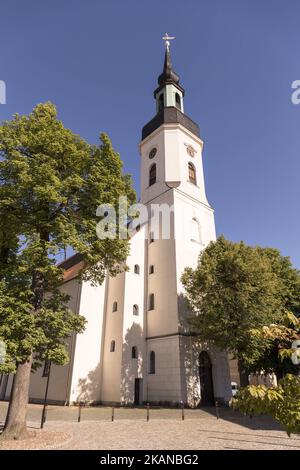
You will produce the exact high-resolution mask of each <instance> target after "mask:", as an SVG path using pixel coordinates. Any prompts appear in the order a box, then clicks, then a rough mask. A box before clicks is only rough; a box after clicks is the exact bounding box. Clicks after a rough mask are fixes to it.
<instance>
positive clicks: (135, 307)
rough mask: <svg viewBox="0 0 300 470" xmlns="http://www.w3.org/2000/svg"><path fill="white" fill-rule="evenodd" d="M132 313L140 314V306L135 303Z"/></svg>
mask: <svg viewBox="0 0 300 470" xmlns="http://www.w3.org/2000/svg"><path fill="white" fill-rule="evenodd" d="M132 313H133V315H138V314H139V306H138V305H136V304H134V306H133V308H132Z"/></svg>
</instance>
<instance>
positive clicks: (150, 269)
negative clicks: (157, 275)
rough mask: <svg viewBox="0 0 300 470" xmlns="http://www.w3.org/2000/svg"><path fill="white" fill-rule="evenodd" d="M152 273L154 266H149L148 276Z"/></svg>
mask: <svg viewBox="0 0 300 470" xmlns="http://www.w3.org/2000/svg"><path fill="white" fill-rule="evenodd" d="M153 273H154V265H153V264H151V265H150V266H149V274H153Z"/></svg>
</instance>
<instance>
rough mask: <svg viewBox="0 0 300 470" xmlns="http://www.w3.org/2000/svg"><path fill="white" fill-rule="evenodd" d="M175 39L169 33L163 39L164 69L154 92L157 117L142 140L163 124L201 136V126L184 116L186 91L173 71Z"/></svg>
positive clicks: (148, 125) (147, 128) (149, 123)
mask: <svg viewBox="0 0 300 470" xmlns="http://www.w3.org/2000/svg"><path fill="white" fill-rule="evenodd" d="M171 39H175V38H174V37H170V36H169V35H168V34H167V33H166V34H165V36H164V37H163V40H164V41H165V46H166V52H165V60H164V67H163V71H162V73H161V74H160V75H159V77H158V80H157V81H158V87H157V88H156V90H155V91H154V98H155V101H156V115H155V116H154V118H153V119H151V121H149V122H148V123H147V124H146V125H145V126H144V127H143V130H142V140H144V139H145V138H146V137H148V136H149V135H150V134H152V132H154V131H155V130H156V129H157V128H158V127H160V126H161V125H162V124H172V123H178V124H181V125H182V126H183V127H185V128H186V129H188V130H189V131H190V132H192V133H193V134H194V135H196V136H199V126H198V125H197V124H196V123H195V122H193V121H192V120H191V119H190V118H189V117H188V116H187V115H186V114H184V107H183V97H184V89H183V88H182V86H181V85H180V84H179V80H180V78H179V75H177V73H176V72H175V71H174V70H173V66H172V60H171V53H170V40H171Z"/></svg>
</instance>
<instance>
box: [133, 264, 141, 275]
mask: <svg viewBox="0 0 300 470" xmlns="http://www.w3.org/2000/svg"><path fill="white" fill-rule="evenodd" d="M134 274H140V267H139V265H138V264H135V265H134Z"/></svg>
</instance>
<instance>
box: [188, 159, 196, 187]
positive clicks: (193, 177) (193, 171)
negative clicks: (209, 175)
mask: <svg viewBox="0 0 300 470" xmlns="http://www.w3.org/2000/svg"><path fill="white" fill-rule="evenodd" d="M188 168H189V182H190V183H193V184H197V178H196V169H195V167H194V165H193V163H192V162H189V164H188Z"/></svg>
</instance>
